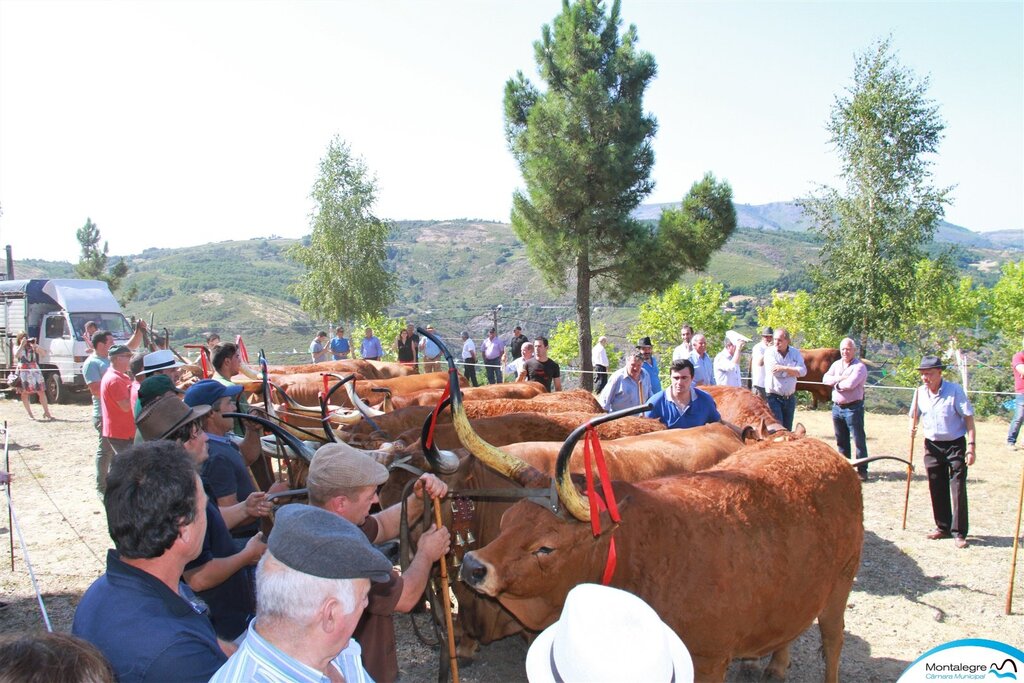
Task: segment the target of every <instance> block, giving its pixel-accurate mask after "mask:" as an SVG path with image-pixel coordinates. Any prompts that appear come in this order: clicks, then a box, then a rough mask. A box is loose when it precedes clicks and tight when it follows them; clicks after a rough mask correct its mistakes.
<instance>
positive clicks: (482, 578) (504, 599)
mask: <svg viewBox="0 0 1024 683" xmlns="http://www.w3.org/2000/svg"><path fill="white" fill-rule="evenodd" d="M625 504H628V501H623V500H620V501H619V507H620V509H622V508H623V507H624V506H625ZM602 516H604V517H606V516H607V513H602ZM602 524H603V527H604V528H607V527H608V526H609V525H610V520H608V519H602ZM610 538H611V534H610V533H605V534H603V535H602V536H601V537H599V538H597V539H595V538H594V537H593V533H592V531H591V527H590V525H589V524H581V523H579V522H577V521H575V520H572V519H569V520H566V519H565V518H563V517H561V516H559V515H556V514H554V513H553V512H551V511H550V510H548V509H546V508H544V507H542V506H540V505H535V504H532V503H529V502H527V501H520V502H518V503H516V504H515V505H513V506H512V507H510V508H509V509H508V510H506V511H505V514H504V515H502V518H501V533H500V534H499V536H498V538H496V539H495V540H493V541H492V542H491V543H489V544H488V545H486V546H485V547H483V548H481V549H480V550H475V551H473V552H469V553H466V555H465V557H464V558H463V561H462V566H461V568H460V571H461V574H460V577H461V579H462V580H463V581H464V582H465V583H466V584H467V585H468V586H470V587H471V588H473V589H474V590H476V591H478V592H480V593H483V594H484V595H488V596H491V597H493V598H496V599H498V600H499V601H500V602H501V604H502V605H503V606H504V607H505V608H506V609H507V610H509V611H510V612H512V614H514V615H515V617H516V618H517V619H519V620H520V621H521V622H522V623H523V625H525V626H526V627H527V628H529V629H533V630H540V629H543V628H546V627H547V626H549V625H550V624H552V623H553V622H554V621H555V620H556V619H558V615H559V614H560V613H561V611H562V604H563V603H564V602H565V597H566V595H567V594H568V593H569V590H571V589H572V587H573V586H575V585H577V584H580V583H584V582H593V583H597V582H599V581H600V580H601V574H602V571H603V569H604V565H605V561H606V559H607V555H608V543H609V539H610Z"/></svg>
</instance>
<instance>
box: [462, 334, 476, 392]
mask: <svg viewBox="0 0 1024 683" xmlns="http://www.w3.org/2000/svg"><path fill="white" fill-rule="evenodd" d="M462 374H464V375H465V376H466V379H467V380H469V383H470V384H472V385H473V386H474V387H478V386H480V382H478V381H477V379H476V343H475V342H474V341H473V340H472V339H470V338H469V332H466V331H463V332H462Z"/></svg>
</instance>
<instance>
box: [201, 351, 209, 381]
mask: <svg viewBox="0 0 1024 683" xmlns="http://www.w3.org/2000/svg"><path fill="white" fill-rule="evenodd" d="M208 353H209V351H208V350H206V348H205V347H204V348H203V349H200V351H199V365H200V367H202V368H203V379H210V366H209V364H208V363H207V361H206V354H208Z"/></svg>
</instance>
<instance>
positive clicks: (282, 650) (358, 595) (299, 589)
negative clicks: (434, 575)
mask: <svg viewBox="0 0 1024 683" xmlns="http://www.w3.org/2000/svg"><path fill="white" fill-rule="evenodd" d="M391 571H392V569H391V563H390V562H388V561H387V560H386V559H385V558H384V556H383V555H381V554H380V553H379V552H378V551H377V550H376V549H375V548H374V547H373V546H371V545H370V543H369V542H368V541H367V540H366V537H365V536H363V535H362V534H361V533H360V532H359V529H357V528H356V527H355V526H354V525H352V524H351V523H350V522H348V521H346V520H344V519H342V518H341V517H338V516H337V515H332V514H331V513H329V512H326V511H324V510H320V509H318V508H315V507H310V506H308V505H285V506H284V507H283V508H281V510H280V511H279V512H278V513H277V518H276V521H275V523H274V530H273V531H272V532H271V533H270V542H269V547H268V549H267V553H266V555H264V556H263V559H262V560H260V564H259V566H258V567H257V569H256V591H257V595H258V596H259V597H258V603H259V606H258V608H257V614H256V619H255V620H254V621H253V622H252V623H251V624H250V625H249V630H248V633H247V635H246V638H245V641H244V642H243V643H242V646H241V647H240V648H238V652H236V653H235V654H234V655H232V657H231V659H229V660H228V662H227V664H225V665H224V666H222V667H221V668H220V670H219V671H217V674H216V675H215V676H214V677H213V678H211V679H210V681H211V683H249V681H308V682H310V683H320V682H321V681H342V680H343V681H345V682H346V683H363V682H364V681H367V680H369V679H368V677H367V674H366V671H365V670H364V669H363V666H362V661H361V660H360V648H359V644H358V642H356V641H354V640H352V639H351V638H352V634H353V631H354V630H355V628H356V624H357V623H358V622H359V617H360V616H361V615H362V614H363V609H364V607H365V606H366V602H367V595H368V594H369V592H370V590H371V586H372V585H374V584H371V583H370V582H371V581H374V582H383V581H387V580H388V579H389V577H390V576H391Z"/></svg>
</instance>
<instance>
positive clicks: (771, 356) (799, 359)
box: [764, 327, 807, 431]
mask: <svg viewBox="0 0 1024 683" xmlns="http://www.w3.org/2000/svg"><path fill="white" fill-rule="evenodd" d="M774 342H775V344H774V345H773V346H771V347H769V348H768V349H767V350H766V351H765V352H764V379H765V382H764V389H765V392H767V394H768V407H769V408H770V409H771V411H772V414H773V415H774V416H775V419H776V420H778V421H779V423H780V424H781V425H782V426H783V427H785V428H786V429H788V430H790V431H793V416H794V415H795V414H796V378H797V377H803V376H804V375H806V374H807V365H806V364H804V357H803V356H801V355H800V351H799V350H798V349H797V348H796V347H795V346H790V345H789V331H788V330H787V329H786V328H785V327H780V328H779V329H777V330H775V336H774Z"/></svg>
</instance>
